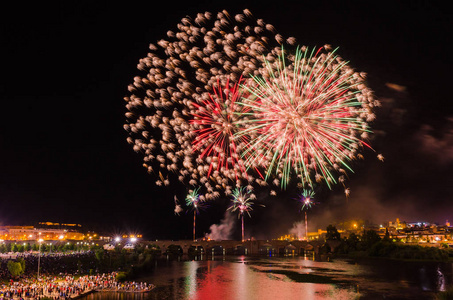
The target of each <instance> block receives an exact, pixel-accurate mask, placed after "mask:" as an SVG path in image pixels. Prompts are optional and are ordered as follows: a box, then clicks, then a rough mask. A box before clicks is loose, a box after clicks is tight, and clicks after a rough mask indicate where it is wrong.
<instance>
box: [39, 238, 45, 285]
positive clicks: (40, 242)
mask: <svg viewBox="0 0 453 300" xmlns="http://www.w3.org/2000/svg"><path fill="white" fill-rule="evenodd" d="M43 241H44V240H43V239H39V240H38V242H39V253H38V280H39V265H40V263H41V244H42V242H43Z"/></svg>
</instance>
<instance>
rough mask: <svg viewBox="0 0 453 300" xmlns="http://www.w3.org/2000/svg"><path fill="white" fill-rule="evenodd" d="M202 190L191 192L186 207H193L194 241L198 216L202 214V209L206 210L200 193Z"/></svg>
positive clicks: (187, 197)
mask: <svg viewBox="0 0 453 300" xmlns="http://www.w3.org/2000/svg"><path fill="white" fill-rule="evenodd" d="M199 189H200V188H196V189H195V190H192V191H189V194H187V196H186V205H187V206H189V207H192V210H193V240H194V241H195V230H196V225H197V224H196V221H197V214H198V213H199V212H200V209H202V208H204V204H205V202H204V201H202V200H201V196H200V194H199V193H198V190H199Z"/></svg>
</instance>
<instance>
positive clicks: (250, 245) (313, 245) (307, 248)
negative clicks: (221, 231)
mask: <svg viewBox="0 0 453 300" xmlns="http://www.w3.org/2000/svg"><path fill="white" fill-rule="evenodd" d="M141 243H142V244H144V245H148V246H152V245H155V246H158V247H159V248H160V250H161V251H162V253H165V252H166V251H167V250H168V249H169V248H172V249H175V248H177V249H179V252H180V253H181V254H188V253H189V252H190V250H192V251H197V252H201V253H205V254H212V255H222V254H223V255H233V254H245V255H248V254H250V255H254V254H266V255H304V254H307V253H314V254H317V253H319V248H320V247H321V246H322V245H323V242H320V241H310V242H307V241H298V240H294V241H281V240H247V241H244V242H241V241H234V240H222V241H213V240H200V241H192V240H180V241H168V240H166V241H143V242H141Z"/></svg>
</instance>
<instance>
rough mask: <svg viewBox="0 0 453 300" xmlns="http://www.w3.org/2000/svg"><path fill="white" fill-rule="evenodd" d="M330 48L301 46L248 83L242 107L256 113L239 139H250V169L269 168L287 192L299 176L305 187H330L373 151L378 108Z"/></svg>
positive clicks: (361, 81) (268, 63) (358, 78)
mask: <svg viewBox="0 0 453 300" xmlns="http://www.w3.org/2000/svg"><path fill="white" fill-rule="evenodd" d="M325 48H327V49H328V47H325ZM325 48H319V49H318V50H315V48H313V49H312V50H310V49H308V48H306V47H301V48H297V50H296V51H295V54H294V55H291V54H282V55H281V56H279V59H278V60H275V61H273V62H272V61H266V68H265V69H264V70H263V71H262V74H261V75H260V76H254V75H253V76H252V78H253V84H249V85H243V87H244V88H245V89H246V91H247V93H248V95H249V96H248V98H246V99H244V100H243V102H242V105H244V106H246V107H247V108H248V109H250V112H248V113H247V117H248V118H247V119H245V121H243V124H242V126H244V127H246V129H245V130H242V131H241V132H238V133H237V135H238V136H244V135H247V136H249V137H250V142H249V144H248V145H247V147H246V148H245V151H244V152H243V154H242V155H243V157H245V158H246V160H245V163H246V165H247V166H248V167H256V166H257V165H258V166H261V167H262V168H264V169H265V170H266V178H269V177H270V176H272V175H273V176H274V177H275V178H276V179H275V180H274V181H275V182H276V183H278V182H280V185H281V187H282V188H286V186H287V184H288V182H289V180H290V179H291V178H292V177H294V176H296V177H298V178H299V180H300V184H301V185H302V186H305V185H306V184H309V185H310V186H311V185H312V184H313V181H318V182H320V181H322V180H324V181H325V182H326V183H327V185H328V186H329V188H331V185H332V184H333V183H336V182H337V177H338V176H339V175H341V174H346V170H349V171H352V169H351V167H350V161H351V160H353V159H355V156H356V154H357V152H358V150H359V149H360V148H361V147H362V146H363V145H366V146H368V144H367V143H366V142H365V140H366V139H367V138H368V135H369V133H370V129H369V126H368V122H370V121H372V120H373V119H374V114H373V113H372V108H373V107H374V106H375V105H378V102H377V101H376V100H374V99H373V94H372V92H371V90H370V89H368V88H367V86H366V85H365V84H364V79H363V77H364V75H363V74H359V73H357V72H354V71H353V69H352V68H351V67H349V66H348V63H347V62H345V61H343V60H342V58H341V57H339V56H338V55H337V54H336V50H334V51H332V52H329V51H328V50H326V49H325ZM282 52H283V53H284V51H282Z"/></svg>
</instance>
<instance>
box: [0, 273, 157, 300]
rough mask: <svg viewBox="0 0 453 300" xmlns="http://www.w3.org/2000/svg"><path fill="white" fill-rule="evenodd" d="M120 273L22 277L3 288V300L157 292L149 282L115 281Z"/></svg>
mask: <svg viewBox="0 0 453 300" xmlns="http://www.w3.org/2000/svg"><path fill="white" fill-rule="evenodd" d="M116 277H117V273H116V272H112V273H109V274H99V275H85V276H79V277H75V276H54V277H51V276H43V277H40V278H39V279H35V278H23V279H21V280H19V281H11V282H9V283H8V284H3V285H1V286H0V299H21V298H22V299H27V300H34V299H41V298H42V297H48V298H51V299H79V298H83V297H85V296H86V295H88V294H90V293H93V292H103V291H116V292H133V293H144V292H149V291H151V290H152V289H154V287H155V286H154V285H153V284H148V283H146V282H135V281H125V282H118V281H117V280H116Z"/></svg>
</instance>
